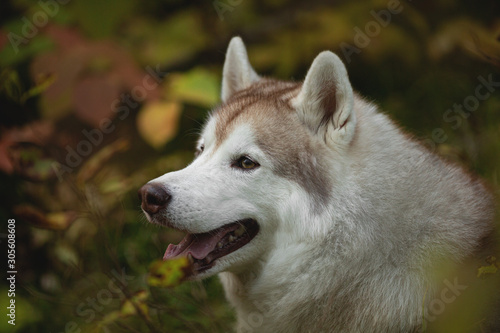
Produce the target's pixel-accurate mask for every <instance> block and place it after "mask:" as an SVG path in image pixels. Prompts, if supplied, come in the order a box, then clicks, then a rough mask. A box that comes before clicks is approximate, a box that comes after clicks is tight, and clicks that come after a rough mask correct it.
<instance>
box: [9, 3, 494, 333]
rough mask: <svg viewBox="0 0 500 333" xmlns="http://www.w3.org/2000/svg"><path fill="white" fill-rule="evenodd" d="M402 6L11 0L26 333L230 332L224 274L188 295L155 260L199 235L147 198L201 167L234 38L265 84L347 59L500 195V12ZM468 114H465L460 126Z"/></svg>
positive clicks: (12, 105)
mask: <svg viewBox="0 0 500 333" xmlns="http://www.w3.org/2000/svg"><path fill="white" fill-rule="evenodd" d="M399 5H400V6H399V7H398V8H399V9H400V10H399V11H398V12H397V13H392V12H390V11H388V10H389V9H388V8H389V7H388V6H389V1H381V0H363V1H356V2H352V1H351V2H349V1H347V0H342V1H337V2H335V4H327V3H322V2H318V1H312V2H311V1H309V2H301V1H296V0H279V1H268V2H264V1H257V2H250V1H225V0H216V1H214V2H210V1H209V2H203V3H196V4H194V3H192V2H188V1H184V0H176V1H139V0H126V1H123V0H121V1H118V0H107V1H97V0H86V1H83V0H73V1H62V0H61V1H52V2H51V1H36V0H10V1H6V2H4V3H2V5H0V13H1V14H0V15H1V16H2V20H1V21H0V22H1V23H0V105H2V106H1V112H0V182H1V183H2V189H3V191H1V193H0V196H1V202H2V206H1V208H0V216H1V218H2V220H3V221H7V219H9V218H13V217H14V218H16V220H17V225H16V237H17V238H16V240H17V252H16V256H17V257H16V264H17V266H18V267H17V270H18V272H19V274H18V290H17V294H16V302H17V304H18V308H17V321H16V331H18V332H38V331H44V332H55V331H57V332H78V330H81V331H82V332H87V331H91V332H101V331H113V332H115V331H116V332H122V331H123V332H127V331H132V332H137V331H141V332H146V331H152V332H227V331H230V330H231V327H232V323H233V322H234V317H233V314H232V312H231V309H230V308H229V307H228V305H227V302H226V301H225V299H224V297H223V292H222V290H221V286H220V285H219V283H218V281H217V279H216V278H211V279H208V280H205V281H203V282H185V283H182V284H180V282H181V280H182V278H183V276H184V275H183V274H184V273H183V271H182V269H183V267H184V266H183V262H181V261H178V262H177V261H176V262H170V263H162V262H161V261H160V262H159V261H156V260H158V259H160V258H161V256H162V253H163V252H164V251H165V249H166V247H167V245H168V244H169V243H171V242H174V243H176V242H178V241H179V240H180V238H181V237H182V235H179V234H178V233H177V232H175V231H172V230H167V229H159V228H155V227H154V226H152V225H150V224H148V223H146V222H145V218H144V217H143V216H142V215H141V212H140V208H139V205H140V203H139V202H138V199H137V197H136V195H135V193H136V191H137V189H138V188H140V186H141V185H143V184H144V183H145V182H147V181H148V180H150V179H152V178H155V177H157V176H159V175H161V174H163V173H165V172H168V171H172V170H176V169H180V168H182V167H183V166H185V165H186V164H187V163H189V161H190V159H191V157H192V152H193V147H194V142H195V140H196V137H195V136H194V135H191V134H192V131H193V129H195V130H198V129H199V128H200V126H201V125H200V124H201V123H202V122H203V120H204V119H205V118H206V116H207V112H208V111H209V110H210V108H212V107H213V106H215V105H216V103H217V102H218V95H219V91H220V89H219V86H220V73H221V66H222V64H223V60H224V51H225V48H226V47H227V43H228V41H229V39H230V37H232V36H234V35H241V36H242V37H243V39H244V40H245V42H247V44H248V48H249V55H250V59H251V62H252V63H253V64H254V67H255V68H256V69H257V70H258V72H259V73H262V74H264V75H272V76H276V77H280V78H283V79H289V78H295V79H297V80H299V79H301V78H302V77H303V76H304V74H305V72H306V70H307V68H308V66H309V64H310V63H311V61H312V60H313V58H314V56H315V55H316V54H317V53H318V52H320V51H322V50H325V49H329V50H332V51H335V52H337V53H338V54H339V55H340V56H341V58H342V59H343V60H344V62H345V63H346V65H347V66H348V70H349V73H350V77H351V80H352V82H353V86H354V87H355V88H356V89H357V90H358V91H360V93H361V94H363V95H365V96H368V97H369V98H370V99H374V100H376V101H377V102H378V103H379V104H380V105H381V106H382V108H383V109H384V110H386V112H388V113H390V114H391V115H392V117H393V118H395V119H396V121H397V122H398V123H400V124H401V125H402V126H403V127H405V128H406V129H408V130H409V131H411V132H413V133H415V134H416V135H417V136H419V137H421V138H422V140H423V141H424V142H425V143H426V144H428V145H429V148H430V149H432V150H434V151H436V152H437V153H439V154H441V155H442V156H444V157H445V158H447V159H450V160H453V161H458V162H460V163H463V164H465V165H466V166H467V167H468V168H470V169H471V170H472V171H474V172H475V173H479V174H480V175H481V176H482V177H484V178H485V179H486V181H487V182H488V183H489V184H491V186H492V188H493V189H494V191H497V189H498V188H499V185H500V184H499V180H500V169H499V168H498V165H500V154H498V152H499V151H500V140H499V139H500V137H499V133H500V112H499V111H500V94H499V91H498V89H499V88H498V87H495V88H494V91H489V92H490V94H488V97H485V98H479V97H477V96H476V95H475V94H476V91H477V87H478V86H479V85H480V84H481V82H482V81H481V79H480V77H481V78H484V79H486V80H487V79H488V78H489V77H490V78H492V81H494V82H499V81H500V76H499V75H498V68H499V67H500V43H499V36H500V17H498V13H500V10H499V9H500V8H499V7H500V5H499V4H498V2H497V1H495V0H489V1H485V2H483V3H481V5H478V4H476V3H470V2H467V1H465V0H461V1H449V0H439V1H433V2H431V1H413V2H410V1H401V2H400V3H399ZM387 13H389V16H387ZM384 15H385V16H384ZM43 17H45V18H46V20H45V21H44V20H43ZM377 27H378V28H377ZM370 29H372V30H370ZM373 29H375V30H373ZM484 91H486V90H484ZM469 96H473V97H475V98H476V100H477V101H478V103H477V106H470V105H468V104H467V103H470V101H469V100H471V98H469V99H468V97H469ZM455 105H461V106H462V112H457V111H450V112H453V113H451V115H452V116H453V118H450V113H449V112H448V110H454V107H455ZM464 110H466V111H464ZM467 110H468V111H467ZM471 110H472V111H471ZM436 130H438V132H439V133H441V134H443V133H444V135H438V136H436V133H437V132H436ZM2 232H4V231H2ZM150 265H151V271H148V267H150ZM497 269H498V261H496V259H495V260H493V259H489V261H488V262H487V265H485V266H482V267H474V268H472V269H471V271H472V274H473V275H474V276H475V275H477V276H478V277H481V279H477V280H478V281H479V282H478V283H481V281H483V280H488V279H492V278H494V277H495V276H498V275H499V274H498V273H497ZM166 286H168V287H169V288H164V287H166ZM1 289H2V290H0V292H1V293H2V295H4V294H5V291H6V290H5V287H1ZM424 293H425V291H424ZM481 297H482V296H481ZM2 299H3V298H2ZM481 300H482V298H481ZM2 304H3V302H2ZM471 323H472V322H471ZM471 323H469V326H471V325H472V324H471ZM466 326H467V325H465V326H463V327H466ZM439 327H441V326H439ZM42 328H43V329H42ZM11 329H12V328H11V327H10V326H8V324H6V323H5V320H2V321H1V322H0V330H1V331H7V330H11ZM438 331H439V330H438ZM444 331H446V330H444ZM444 331H443V332H444ZM448 331H449V330H448ZM457 332H458V331H457ZM460 332H465V330H464V329H463V328H462V329H461V330H460Z"/></svg>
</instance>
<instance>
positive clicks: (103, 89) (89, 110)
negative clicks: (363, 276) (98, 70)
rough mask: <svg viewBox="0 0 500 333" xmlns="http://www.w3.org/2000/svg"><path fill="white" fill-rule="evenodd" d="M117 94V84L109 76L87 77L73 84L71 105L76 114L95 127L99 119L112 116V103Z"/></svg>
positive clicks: (97, 125)
mask: <svg viewBox="0 0 500 333" xmlns="http://www.w3.org/2000/svg"><path fill="white" fill-rule="evenodd" d="M119 95H120V89H119V86H118V85H117V84H116V83H115V82H112V80H111V79H110V78H109V76H104V75H100V76H90V77H87V78H85V79H83V80H81V81H79V82H78V83H77V84H76V86H75V91H74V95H73V105H74V108H75V113H76V116H77V117H78V118H80V120H82V121H84V122H86V123H87V124H90V125H92V126H94V127H96V128H97V127H99V124H100V122H101V120H103V119H106V118H108V119H112V118H113V116H114V115H115V113H114V112H113V108H112V105H113V102H114V101H115V100H118V99H119Z"/></svg>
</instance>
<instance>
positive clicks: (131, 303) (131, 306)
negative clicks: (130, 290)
mask: <svg viewBox="0 0 500 333" xmlns="http://www.w3.org/2000/svg"><path fill="white" fill-rule="evenodd" d="M147 299H148V293H147V291H145V290H141V291H139V292H137V293H135V294H134V295H133V296H132V297H131V298H130V299H127V300H125V302H123V305H122V307H121V309H120V316H121V317H128V316H132V315H135V314H137V309H139V311H141V312H142V313H143V314H144V315H145V316H148V306H147V304H146V300H147Z"/></svg>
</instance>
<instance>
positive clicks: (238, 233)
mask: <svg viewBox="0 0 500 333" xmlns="http://www.w3.org/2000/svg"><path fill="white" fill-rule="evenodd" d="M244 233H245V227H244V226H243V224H241V225H240V226H239V227H238V229H236V230H235V231H234V235H235V236H236V237H240V236H241V235H243V234H244Z"/></svg>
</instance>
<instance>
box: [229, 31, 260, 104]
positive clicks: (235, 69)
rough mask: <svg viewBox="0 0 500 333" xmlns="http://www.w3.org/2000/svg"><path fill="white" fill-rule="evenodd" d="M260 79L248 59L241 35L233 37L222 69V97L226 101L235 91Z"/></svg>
mask: <svg viewBox="0 0 500 333" xmlns="http://www.w3.org/2000/svg"><path fill="white" fill-rule="evenodd" d="M258 80H259V76H258V75H257V73H255V71H254V70H253V68H252V65H250V61H248V55H247V50H246V49H245V44H243V41H242V40H241V38H240V37H233V39H231V42H229V46H228V47H227V52H226V61H225V62H224V69H223V71H222V93H221V98H222V101H223V102H226V101H227V100H228V99H229V98H230V97H231V96H232V95H233V94H234V93H236V92H237V91H239V90H242V89H245V88H248V87H249V86H250V85H251V84H252V83H254V82H256V81H258Z"/></svg>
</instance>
